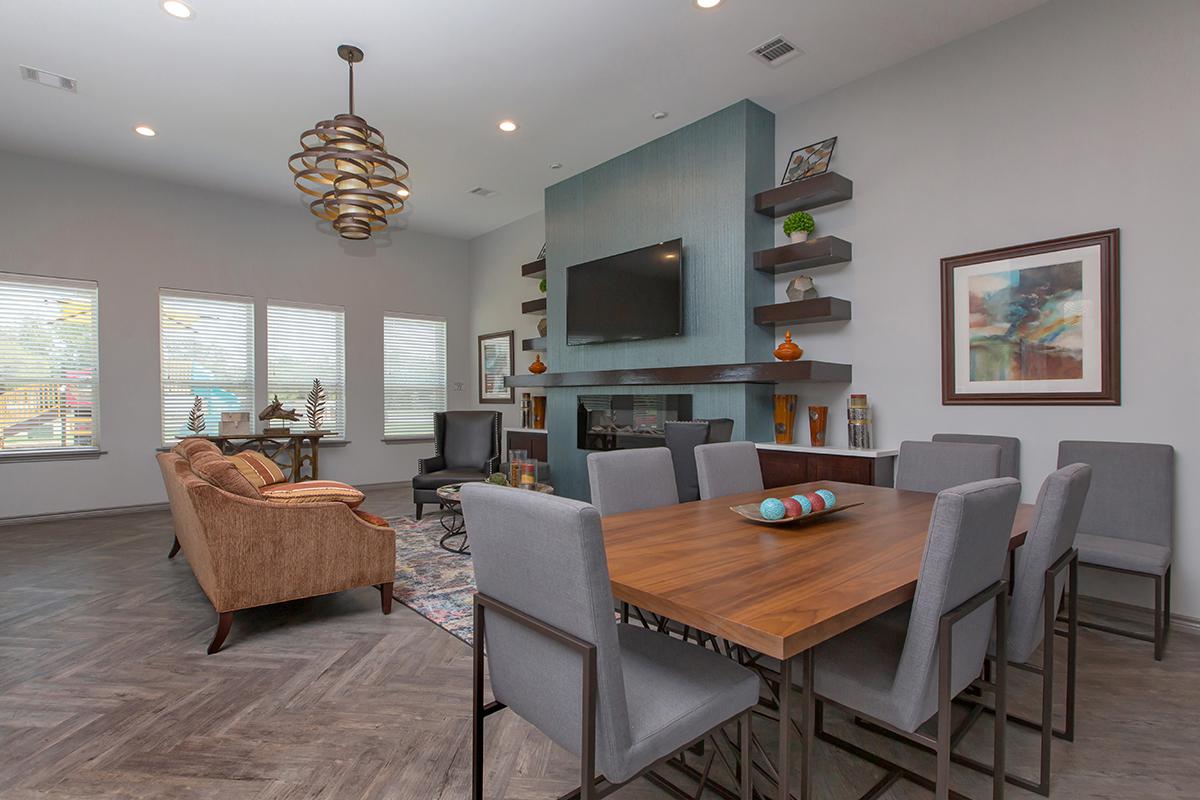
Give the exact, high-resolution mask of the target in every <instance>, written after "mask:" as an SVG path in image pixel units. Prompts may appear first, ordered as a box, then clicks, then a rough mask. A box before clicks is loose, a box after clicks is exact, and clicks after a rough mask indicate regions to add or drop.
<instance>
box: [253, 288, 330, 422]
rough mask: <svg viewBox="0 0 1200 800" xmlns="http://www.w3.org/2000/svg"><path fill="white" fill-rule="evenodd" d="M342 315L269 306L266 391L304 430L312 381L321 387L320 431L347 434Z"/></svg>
mask: <svg viewBox="0 0 1200 800" xmlns="http://www.w3.org/2000/svg"><path fill="white" fill-rule="evenodd" d="M345 320H346V314H345V312H344V311H343V310H342V309H341V308H334V307H330V306H303V305H293V304H289V303H276V302H273V301H272V302H269V303H268V304H267V393H268V394H270V395H271V396H272V397H274V396H275V395H278V396H279V399H280V401H282V403H283V405H284V407H285V408H294V409H296V410H297V411H298V412H299V413H300V419H301V420H302V425H301V427H303V428H304V429H305V430H307V429H308V427H309V425H308V416H307V415H306V414H305V408H306V407H307V405H306V404H307V401H308V393H309V391H310V390H311V389H312V382H313V378H319V379H320V381H321V386H322V387H324V389H325V415H324V418H323V419H322V422H321V427H322V429H324V430H327V431H333V432H334V433H335V434H337V436H339V437H341V436H344V435H345V433H346V322H345Z"/></svg>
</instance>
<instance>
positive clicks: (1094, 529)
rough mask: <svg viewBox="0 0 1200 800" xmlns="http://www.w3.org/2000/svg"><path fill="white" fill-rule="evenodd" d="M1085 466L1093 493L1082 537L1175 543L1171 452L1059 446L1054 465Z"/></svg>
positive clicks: (1146, 447) (1113, 445) (1133, 445)
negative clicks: (1088, 469) (1075, 464)
mask: <svg viewBox="0 0 1200 800" xmlns="http://www.w3.org/2000/svg"><path fill="white" fill-rule="evenodd" d="M1076 462H1079V463H1083V464H1087V465H1089V466H1090V467H1091V468H1092V490H1091V491H1090V492H1088V498H1087V502H1086V503H1084V504H1083V516H1082V517H1081V518H1080V520H1079V530H1080V531H1081V532H1082V533H1091V534H1097V535H1100V536H1111V537H1114V538H1118V539H1130V540H1133V541H1137V542H1148V543H1150V544H1157V545H1162V546H1163V547H1171V546H1172V543H1173V540H1174V538H1175V448H1173V447H1171V445H1169V444H1140V443H1137V442H1078V441H1066V442H1059V443H1058V465H1059V466H1060V467H1061V466H1062V465H1064V464H1074V463H1076Z"/></svg>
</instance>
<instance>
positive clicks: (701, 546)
mask: <svg viewBox="0 0 1200 800" xmlns="http://www.w3.org/2000/svg"><path fill="white" fill-rule="evenodd" d="M820 488H824V489H829V490H831V491H833V492H834V493H835V494H836V495H837V504H838V505H839V506H846V505H850V504H852V503H861V504H862V505H859V506H856V507H854V508H847V509H846V510H845V511H842V512H840V513H837V514H831V515H828V516H825V517H823V518H820V519H814V520H812V521H810V522H799V523H796V524H793V525H764V524H759V523H754V522H751V521H749V520H747V519H745V518H743V517H741V516H739V515H738V514H736V513H735V512H733V511H732V510H730V506H734V505H739V504H743V503H757V502H760V501H762V500H763V499H765V498H768V497H787V496H789V495H792V494H799V493H804V492H809V491H813V490H815V489H820ZM935 498H936V495H934V494H928V493H925V492H909V491H901V490H898V489H888V488H883V487H877V486H863V485H859V484H850V483H839V482H836V481H817V482H814V483H804V484H798V485H795V486H783V487H777V488H774V489H769V490H767V491H759V492H746V493H744V494H737V495H730V496H728V497H719V498H715V499H712V500H700V501H697V502H691V503H681V504H679V505H672V506H665V507H660V508H654V509H646V510H643V511H631V512H627V513H624V514H614V515H612V516H608V517H605V518H604V519H603V526H604V543H605V549H606V551H607V556H608V571H609V576H610V579H611V581H612V590H613V595H614V597H615V598H616V599H617V600H620V601H623V602H626V603H629V604H630V605H632V606H635V607H637V608H639V609H642V610H644V611H650V612H653V613H654V614H656V615H658V616H660V617H665V618H668V619H670V620H673V621H674V622H676V623H678V624H680V625H685V626H688V627H690V628H693V629H696V630H699V631H703V632H704V633H706V634H711V635H713V636H716V637H720V638H722V639H725V640H727V641H728V642H731V643H733V644H736V645H740V646H741V647H743V648H747V649H749V650H752V651H755V652H757V653H761V654H763V655H766V656H771V657H773V658H775V659H778V660H779V662H780V671H779V685H780V687H781V689H780V691H779V708H778V713H779V726H778V727H779V756H778V767H777V769H776V770H774V771H775V772H776V773H777V784H778V787H779V788H778V795H777V796H778V797H779V798H790V797H791V793H790V784H791V780H790V775H791V770H790V768H789V766H790V764H791V758H792V755H791V750H792V747H791V742H792V736H791V721H792V716H793V715H792V702H793V701H792V692H790V691H784V690H783V688H782V687H790V686H792V684H793V676H794V670H795V666H796V665H797V663H802V664H803V674H804V675H806V676H811V675H812V674H813V666H814V648H815V647H816V646H817V645H819V644H820V643H821V642H824V641H826V640H828V639H830V638H832V637H834V636H837V635H838V634H840V633H843V632H845V631H847V630H849V629H850V628H853V627H854V626H856V625H858V624H859V623H862V622H864V621H866V620H868V619H871V618H872V617H875V616H877V615H879V614H882V613H883V612H885V611H888V610H890V609H892V608H895V607H896V606H898V605H901V604H902V603H905V602H907V601H909V600H911V599H912V598H913V596H914V595H915V593H916V585H917V575H918V573H919V572H920V568H921V560H922V555H923V553H924V549H925V539H926V536H927V534H928V528H929V517H930V513H931V512H932V510H933V503H934V499H935ZM1032 517H1033V507H1032V506H1030V505H1025V504H1022V505H1020V506H1018V508H1017V513H1016V517H1015V519H1014V521H1013V528H1012V535H1011V539H1010V541H1009V547H1010V549H1012V548H1015V547H1018V546H1019V545H1020V544H1021V543H1023V542H1024V540H1025V534H1026V532H1027V531H1028V528H1029V523H1030V520H1031V519H1032ZM802 683H803V686H802V688H801V690H800V704H801V706H802V709H803V715H802V718H801V729H802V735H801V737H800V739H801V748H800V786H799V790H800V798H801V800H809V798H810V797H811V796H812V768H811V763H812V762H811V759H812V742H813V738H814V735H813V734H814V718H815V713H816V709H815V705H816V698H815V696H814V694H813V690H812V686H813V681H812V680H804V681H803V682H802Z"/></svg>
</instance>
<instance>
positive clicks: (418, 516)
mask: <svg viewBox="0 0 1200 800" xmlns="http://www.w3.org/2000/svg"><path fill="white" fill-rule="evenodd" d="M423 505H425V504H424V503H417V519H420V518H421V506H423Z"/></svg>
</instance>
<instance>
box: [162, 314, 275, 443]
mask: <svg viewBox="0 0 1200 800" xmlns="http://www.w3.org/2000/svg"><path fill="white" fill-rule="evenodd" d="M158 332H159V359H160V374H161V380H162V438H163V443H164V444H167V445H170V444H172V443H173V442H175V441H177V440H178V439H180V438H182V437H184V436H187V435H188V433H189V431H188V415H189V413H190V412H191V410H192V406H193V403H194V402H195V398H197V397H199V398H200V401H201V406H202V409H203V412H204V432H205V433H208V434H212V435H215V434H216V433H218V432H219V428H220V422H221V414H222V412H225V411H248V412H251V413H253V412H254V301H253V300H251V299H250V298H248V297H232V296H228V295H206V294H196V293H192V292H178V291H168V290H163V291H162V292H160V293H159V298H158ZM281 399H282V398H281Z"/></svg>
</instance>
